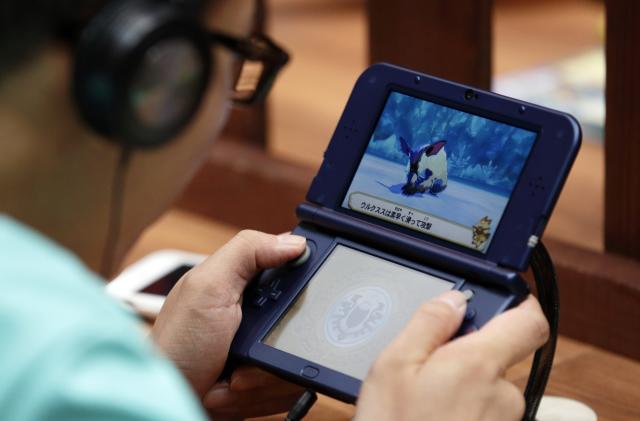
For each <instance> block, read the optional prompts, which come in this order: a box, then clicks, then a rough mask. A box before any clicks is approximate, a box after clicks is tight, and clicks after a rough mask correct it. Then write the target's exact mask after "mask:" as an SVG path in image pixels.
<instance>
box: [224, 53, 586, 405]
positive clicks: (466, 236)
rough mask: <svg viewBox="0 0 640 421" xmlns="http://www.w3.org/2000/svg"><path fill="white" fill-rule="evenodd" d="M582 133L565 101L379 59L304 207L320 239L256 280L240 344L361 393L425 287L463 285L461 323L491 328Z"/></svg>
mask: <svg viewBox="0 0 640 421" xmlns="http://www.w3.org/2000/svg"><path fill="white" fill-rule="evenodd" d="M580 141H581V133H580V128H579V125H578V123H577V122H576V121H575V119H574V118H572V117H571V116H569V115H567V114H564V113H560V112H557V111H553V110H549V109H546V108H543V107H540V106H536V105H532V104H528V103H524V102H521V101H518V100H514V99H510V98H506V97H503V96H500V95H497V94H494V93H491V92H485V91H481V90H475V89H471V88H469V87H467V86H463V85H460V84H457V83H453V82H449V81H445V80H442V79H438V78H435V77H431V76H428V75H425V74H421V73H417V72H414V71H410V70H406V69H402V68H399V67H396V66H392V65H388V64H377V65H373V66H372V67H370V68H369V69H367V70H366V71H365V72H364V73H363V74H362V75H361V76H360V78H359V79H358V81H357V83H356V85H355V87H354V89H353V92H352V94H351V97H350V98H349V101H348V103H347V105H346V108H345V110H344V112H343V114H342V117H341V118H340V121H339V122H338V126H337V128H336V130H335V133H334V134H333V137H332V139H331V143H330V144H329V147H328V148H327V150H326V152H325V156H324V161H323V163H322V166H321V167H320V170H319V172H318V174H317V175H316V177H315V179H314V180H313V183H312V185H311V187H310V189H309V191H308V194H307V198H306V199H307V202H306V203H302V204H301V205H299V207H298V209H297V216H298V219H299V221H300V224H299V225H298V226H297V227H296V228H295V229H294V230H293V232H294V233H295V234H298V235H302V236H304V237H306V238H307V249H306V250H305V252H304V253H303V255H302V256H300V257H299V258H298V259H296V260H295V261H293V262H291V263H289V264H287V265H285V266H283V267H280V268H276V269H271V270H267V271H265V272H264V273H262V274H261V275H260V276H259V277H258V278H257V279H255V281H254V282H253V283H252V284H251V285H250V286H249V288H248V289H247V291H246V293H245V297H244V301H243V319H242V323H241V326H240V328H239V330H238V332H237V334H236V336H235V339H234V342H233V344H232V349H231V357H232V360H233V361H235V362H236V363H237V362H245V363H251V364H254V365H258V366H260V367H263V368H265V369H267V370H270V371H272V372H274V373H276V374H278V375H280V376H283V377H285V378H288V379H289V380H292V381H293V382H296V383H299V384H302V385H304V386H307V387H311V388H313V389H315V390H317V391H319V392H322V393H325V394H327V395H330V396H333V397H335V398H338V399H341V400H343V401H346V402H354V401H355V400H356V399H357V396H358V391H359V388H360V386H361V383H362V380H363V379H364V378H365V376H366V373H367V371H368V369H369V366H370V365H371V364H372V362H373V361H374V360H375V358H376V357H377V355H378V354H379V352H380V351H381V350H382V349H383V348H384V347H385V346H386V345H387V344H388V343H389V342H390V341H391V340H392V339H393V337H394V336H395V335H396V334H397V333H398V332H399V331H400V330H401V329H402V327H403V326H404V324H405V323H406V322H407V321H408V319H409V318H410V317H411V315H412V313H413V312H414V311H415V310H416V309H417V308H418V306H419V305H420V304H421V303H423V302H424V301H427V300H429V299H431V298H433V297H435V296H437V295H439V294H440V293H442V292H444V291H447V290H451V289H457V290H461V291H463V292H464V293H465V294H466V296H467V298H468V309H467V313H466V315H465V320H464V322H463V325H462V327H461V328H460V331H459V332H458V335H463V334H467V333H469V332H473V331H475V330H477V329H479V328H481V327H482V326H483V325H484V324H485V323H486V322H487V321H488V320H490V319H491V318H492V317H494V316H495V315H497V314H499V313H501V312H503V311H505V310H506V309H508V308H510V307H512V306H514V305H517V304H518V303H519V302H520V301H522V300H523V299H524V298H525V297H526V296H527V294H528V293H529V291H528V288H527V285H526V283H525V282H524V280H523V279H522V278H521V276H520V275H519V272H522V271H524V270H525V269H526V267H527V265H528V261H529V256H530V254H531V251H532V249H533V248H534V247H535V246H536V244H537V242H538V239H539V238H540V236H541V235H542V232H543V230H544V228H545V225H546V223H547V221H548V218H549V216H550V214H551V211H552V209H553V206H554V205H555V202H556V199H557V198H558V195H559V193H560V190H561V188H562V185H563V183H564V181H565V179H566V176H567V174H568V172H569V169H570V167H571V165H572V163H573V160H574V158H575V156H576V154H577V151H578V148H579V146H580Z"/></svg>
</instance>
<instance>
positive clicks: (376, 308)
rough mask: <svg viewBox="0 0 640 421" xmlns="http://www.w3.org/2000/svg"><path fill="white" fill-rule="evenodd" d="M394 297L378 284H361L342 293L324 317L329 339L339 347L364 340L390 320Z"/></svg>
mask: <svg viewBox="0 0 640 421" xmlns="http://www.w3.org/2000/svg"><path fill="white" fill-rule="evenodd" d="M390 314H391V297H389V294H388V293H387V292H386V291H385V290H384V289H382V288H379V287H369V286H367V287H360V288H357V289H355V290H352V291H349V292H348V293H346V294H345V295H343V296H342V297H340V298H339V299H338V300H337V301H336V302H335V303H334V304H333V305H332V306H331V308H330V310H329V313H328V314H327V317H326V318H325V323H324V327H325V335H326V337H327V340H328V341H329V342H330V343H331V344H333V345H335V346H339V347H350V346H354V345H358V344H360V343H363V342H365V341H367V340H369V339H371V337H373V336H374V335H375V333H376V332H377V331H378V330H379V329H380V328H381V327H382V326H383V325H384V324H385V323H386V322H387V320H388V319H389V315H390Z"/></svg>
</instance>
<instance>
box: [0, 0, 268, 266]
mask: <svg viewBox="0 0 640 421" xmlns="http://www.w3.org/2000/svg"><path fill="white" fill-rule="evenodd" d="M157 1H158V3H160V2H162V1H170V0H157ZM106 3H110V2H109V1H107V0H58V1H52V0H40V1H37V0H36V1H23V0H3V5H2V6H0V28H1V29H0V150H2V153H0V213H9V214H10V215H13V216H14V217H16V218H18V219H20V220H22V221H23V222H25V223H27V224H29V225H31V226H33V227H34V228H36V229H38V230H40V231H41V232H44V233H45V234H47V235H49V236H50V237H52V238H54V239H55V240H57V241H59V242H60V243H62V244H63V245H65V246H67V247H68V248H70V249H71V250H73V251H75V252H76V253H77V254H79V255H80V256H81V257H82V258H83V259H84V260H85V262H87V263H88V264H89V265H90V266H92V267H93V268H97V267H98V266H99V265H100V263H101V262H100V259H101V258H102V255H103V251H104V250H103V248H104V244H105V241H106V238H107V231H108V229H109V226H108V225H109V223H108V220H109V216H110V215H109V209H110V205H111V200H112V191H111V190H112V188H113V180H114V173H115V171H116V167H117V163H118V160H119V158H120V156H121V153H122V149H123V148H122V147H121V146H120V145H119V144H117V143H115V142H112V141H108V140H107V139H105V137H104V136H103V135H100V134H99V133H97V132H96V131H95V130H92V129H91V128H89V127H88V125H87V124H86V122H85V121H83V119H82V118H81V116H80V114H79V113H78V107H77V104H76V103H74V97H73V95H72V94H71V91H72V84H73V80H72V77H73V65H74V46H73V43H72V42H68V41H65V40H62V39H61V38H60V37H59V36H57V29H58V28H59V26H60V22H61V21H62V20H63V19H68V18H69V16H72V17H73V18H76V19H77V17H78V16H82V14H83V13H86V10H93V9H97V10H100V7H103V6H104V4H106ZM203 3H205V4H204V5H203V9H202V13H201V21H202V24H203V26H204V27H206V28H207V29H209V30H214V31H219V32H224V33H228V34H231V35H235V36H238V37H246V36H247V35H248V34H249V33H250V31H251V28H252V27H253V23H254V19H253V18H254V12H255V10H254V7H255V6H254V0H208V1H205V2H203ZM211 54H213V55H214V57H215V59H214V68H212V73H211V79H210V80H209V84H208V88H207V92H206V93H205V95H204V98H203V101H202V103H201V104H200V107H199V109H198V111H197V113H196V114H195V116H194V117H193V119H192V120H191V121H190V123H189V124H188V125H187V126H186V127H185V128H184V129H183V130H181V131H180V132H179V133H178V135H177V136H176V137H175V139H173V140H171V141H170V142H167V143H165V144H163V145H162V146H160V147H157V148H150V149H149V148H147V149H142V150H138V149H135V150H134V151H133V153H132V155H131V157H130V162H129V166H128V170H127V173H126V179H125V182H124V189H123V193H124V196H123V207H122V222H121V223H122V226H121V229H120V237H119V241H118V245H117V247H116V252H115V254H116V256H117V257H118V258H119V257H121V256H122V255H123V254H124V252H125V251H126V250H127V248H128V247H129V246H130V245H131V244H132V243H133V241H134V240H135V239H136V238H137V237H138V235H139V234H140V233H141V232H142V230H143V229H144V228H145V227H146V226H147V225H149V224H150V223H151V222H152V221H153V220H155V219H156V218H157V217H158V216H159V215H160V214H161V213H162V212H163V211H164V210H165V209H166V208H167V207H168V206H169V205H170V204H171V202H172V201H173V199H174V198H175V197H176V196H177V195H178V194H179V192H180V191H181V190H182V189H183V188H184V186H185V185H186V183H187V182H188V181H189V179H190V178H191V177H192V175H193V174H194V172H195V170H196V169H197V168H198V166H199V164H200V163H201V162H202V161H203V159H204V157H206V155H207V151H208V149H209V147H210V145H211V142H212V141H213V140H214V139H215V138H216V136H217V135H218V134H219V132H220V130H221V129H222V127H223V125H224V122H225V121H226V117H227V113H228V111H229V107H230V101H229V96H230V92H231V84H232V74H233V71H234V70H233V69H234V57H233V55H232V53H230V52H229V51H227V50H226V49H224V48H220V47H216V46H215V44H214V45H213V47H212V49H211ZM116 260H117V259H116Z"/></svg>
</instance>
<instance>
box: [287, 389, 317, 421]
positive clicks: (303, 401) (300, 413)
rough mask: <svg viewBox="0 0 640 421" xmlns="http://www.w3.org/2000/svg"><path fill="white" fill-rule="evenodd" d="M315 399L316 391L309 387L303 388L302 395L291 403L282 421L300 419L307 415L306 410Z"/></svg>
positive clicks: (298, 420) (307, 410) (297, 420)
mask: <svg viewBox="0 0 640 421" xmlns="http://www.w3.org/2000/svg"><path fill="white" fill-rule="evenodd" d="M317 400H318V395H317V394H316V392H314V391H313V390H311V389H307V390H305V392H304V393H303V394H302V396H300V398H298V400H297V401H296V403H294V404H293V406H292V407H291V409H290V410H289V413H288V414H287V417H286V418H285V419H284V421H300V420H301V419H302V418H304V417H305V415H307V412H309V410H310V409H311V407H312V406H313V404H314V403H316V401H317Z"/></svg>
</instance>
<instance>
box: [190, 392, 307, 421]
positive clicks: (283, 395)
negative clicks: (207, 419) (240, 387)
mask: <svg viewBox="0 0 640 421" xmlns="http://www.w3.org/2000/svg"><path fill="white" fill-rule="evenodd" d="M303 392H304V390H303V389H302V388H300V387H298V386H295V385H293V384H289V385H287V386H286V387H282V388H261V389H257V390H248V391H241V392H234V391H231V390H229V389H224V388H221V389H215V388H214V389H212V390H211V391H210V392H209V393H207V394H206V395H205V397H204V399H203V400H202V403H203V405H204V407H205V408H207V409H208V410H210V411H213V412H218V413H227V414H241V415H242V416H243V417H246V418H250V417H257V416H266V415H271V414H277V413H280V412H284V411H287V410H289V409H290V408H291V406H292V405H293V404H294V403H295V402H296V401H297V400H298V398H299V397H300V395H302V393H303Z"/></svg>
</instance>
